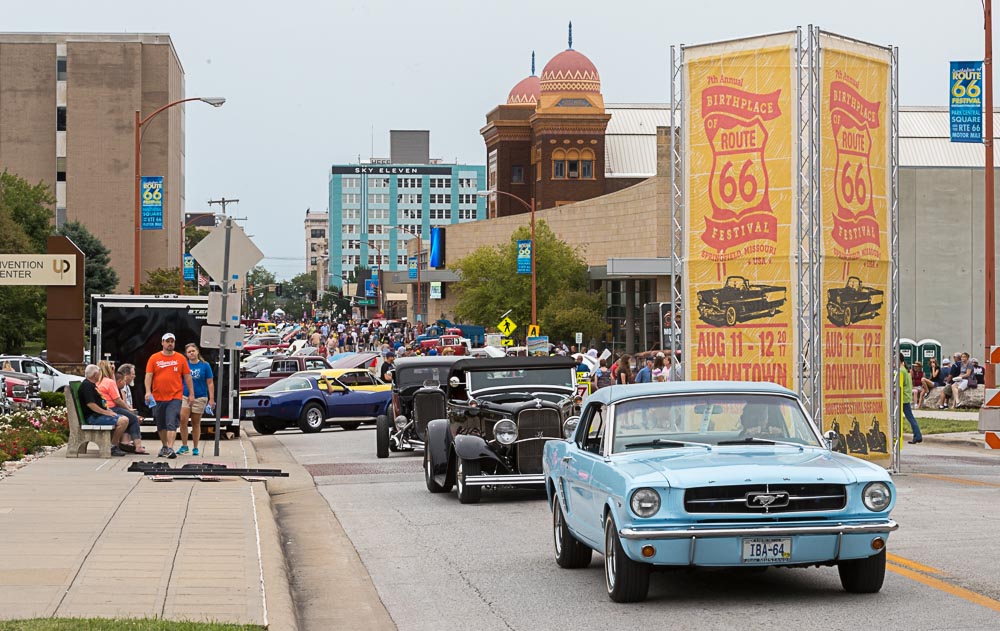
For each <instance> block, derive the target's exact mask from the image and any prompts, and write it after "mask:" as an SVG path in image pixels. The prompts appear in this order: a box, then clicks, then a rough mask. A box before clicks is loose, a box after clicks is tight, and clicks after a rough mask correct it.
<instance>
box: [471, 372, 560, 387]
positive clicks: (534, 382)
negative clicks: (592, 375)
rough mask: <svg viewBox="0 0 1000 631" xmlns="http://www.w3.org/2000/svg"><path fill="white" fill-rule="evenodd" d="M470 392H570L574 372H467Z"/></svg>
mask: <svg viewBox="0 0 1000 631" xmlns="http://www.w3.org/2000/svg"><path fill="white" fill-rule="evenodd" d="M468 374H469V386H470V389H471V390H472V392H478V391H480V390H487V389H490V388H510V387H524V388H525V389H526V390H530V389H532V387H535V386H549V387H558V388H566V389H569V390H572V389H574V388H575V387H576V383H575V382H576V372H575V371H574V370H573V369H572V368H531V369H524V368H515V369H511V370H483V371H471V370H470V371H469V372H468Z"/></svg>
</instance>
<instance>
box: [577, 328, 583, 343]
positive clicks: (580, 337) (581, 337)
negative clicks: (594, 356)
mask: <svg viewBox="0 0 1000 631" xmlns="http://www.w3.org/2000/svg"><path fill="white" fill-rule="evenodd" d="M576 343H577V344H583V333H581V332H580V331H577V332H576Z"/></svg>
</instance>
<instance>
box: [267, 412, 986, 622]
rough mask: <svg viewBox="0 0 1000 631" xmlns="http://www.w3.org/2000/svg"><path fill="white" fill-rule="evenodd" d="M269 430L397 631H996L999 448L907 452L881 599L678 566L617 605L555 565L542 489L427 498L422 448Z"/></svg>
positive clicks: (813, 579) (587, 574) (592, 575)
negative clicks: (308, 481) (329, 516)
mask: <svg viewBox="0 0 1000 631" xmlns="http://www.w3.org/2000/svg"><path fill="white" fill-rule="evenodd" d="M277 436H278V437H279V439H280V440H281V441H282V443H283V444H284V445H285V446H286V447H287V448H288V450H289V451H290V452H291V453H292V454H293V456H294V457H295V458H296V459H297V460H298V461H299V462H300V463H301V464H303V465H305V466H306V468H307V469H308V470H309V471H310V472H311V473H312V474H313V476H314V479H315V481H316V483H317V485H318V486H319V489H320V491H321V493H322V495H323V496H324V497H325V498H326V500H327V502H328V503H329V505H330V507H331V508H332V510H333V511H334V513H335V515H336V517H337V518H338V519H339V521H340V522H341V524H342V525H343V527H344V529H345V531H346V532H347V534H348V536H349V537H350V539H351V541H352V542H353V544H354V546H355V548H356V549H357V551H358V553H359V555H360V557H361V559H362V561H363V562H364V564H365V566H366V567H367V569H368V571H369V573H370V574H371V577H372V580H373V582H374V584H375V586H376V588H377V589H378V592H379V595H380V597H381V599H382V601H383V603H384V604H385V606H386V608H387V609H388V611H389V613H390V615H391V616H392V618H393V620H394V621H395V623H396V624H397V626H398V628H399V629H401V630H405V631H409V630H422V629H434V630H439V629H476V630H494V629H496V630H518V631H528V630H537V629H613V628H624V627H627V628H674V629H727V630H728V629H758V628H759V629H765V628H766V629H773V628H797V629H845V630H846V629H850V630H852V631H853V630H856V629H859V628H877V629H963V630H964V629H970V630H971V629H997V628H1000V573H998V572H997V569H996V567H997V562H998V560H1000V552H998V550H1000V453H993V452H987V451H978V450H976V449H972V448H968V447H938V446H931V445H929V444H928V443H924V444H923V445H906V449H905V450H904V452H903V459H902V463H903V469H904V472H903V474H902V475H899V476H897V478H896V484H897V488H898V492H899V500H898V504H897V507H896V510H895V511H894V513H893V517H894V518H895V519H896V520H897V521H898V522H899V523H900V524H901V527H900V529H899V530H898V531H897V532H896V533H894V534H893V535H892V536H891V537H890V540H889V548H888V550H889V553H890V557H889V571H888V572H887V573H886V581H885V585H884V587H883V589H882V591H881V592H880V593H879V594H875V595H851V594H847V593H845V592H844V591H843V590H842V589H841V586H840V580H839V578H838V575H837V570H836V568H810V569H794V570H782V569H769V570H767V571H766V572H751V571H746V570H733V571H729V570H696V571H689V570H677V571H671V572H662V573H657V574H654V575H653V578H652V581H651V587H650V592H649V599H648V600H647V601H646V602H643V603H638V604H632V605H619V604H615V603H613V602H611V601H610V600H609V599H608V597H607V596H606V594H605V593H604V585H603V574H602V562H603V557H601V556H600V555H598V554H595V555H594V559H593V561H592V563H591V565H590V567H589V568H586V569H582V570H563V569H560V568H558V567H557V566H556V564H555V561H554V560H553V553H552V541H551V534H550V523H551V517H550V513H549V510H548V506H547V503H546V502H545V500H544V494H540V493H530V492H525V491H502V492H500V493H496V494H494V493H486V494H484V497H483V501H482V503H480V504H478V505H470V506H463V505H461V504H459V503H458V500H457V499H456V497H455V495H454V493H451V494H447V495H432V494H430V493H428V492H427V490H426V489H425V487H424V482H423V476H422V474H421V469H420V465H421V454H420V453H419V452H418V453H410V454H391V456H390V458H389V459H388V460H378V459H377V458H376V457H375V434H374V430H373V429H370V428H368V426H365V427H363V428H362V429H359V430H357V431H353V432H347V431H343V430H340V429H327V430H325V431H323V432H322V433H320V434H313V435H304V434H300V433H298V432H291V431H289V432H281V433H279V434H277ZM331 597H336V589H335V588H332V591H331ZM623 614H627V615H628V618H627V624H625V621H623V620H622V618H621V616H622V615H623ZM623 625H624V626H623Z"/></svg>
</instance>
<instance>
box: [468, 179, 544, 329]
mask: <svg viewBox="0 0 1000 631" xmlns="http://www.w3.org/2000/svg"><path fill="white" fill-rule="evenodd" d="M493 194H498V195H506V196H507V197H510V198H511V199H516V200H517V201H519V202H520V203H521V205H522V206H524V207H525V208H527V209H528V210H530V211H531V324H532V325H536V324H538V319H537V318H536V315H537V314H536V311H537V296H536V288H535V198H534V197H532V198H531V202H530V203H529V202H526V201H524V200H523V199H521V198H520V197H518V196H517V195H514V194H513V193H508V192H506V191H498V190H496V189H492V190H489V191H477V192H476V195H479V196H480V197H489V196H490V195H493Z"/></svg>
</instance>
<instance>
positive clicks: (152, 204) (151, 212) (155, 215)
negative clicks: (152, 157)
mask: <svg viewBox="0 0 1000 631" xmlns="http://www.w3.org/2000/svg"><path fill="white" fill-rule="evenodd" d="M140 191H141V193H142V229H143V230H163V176H162V175H144V176H142V181H141V183H140Z"/></svg>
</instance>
